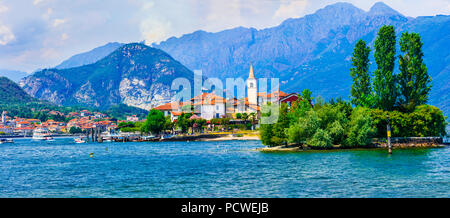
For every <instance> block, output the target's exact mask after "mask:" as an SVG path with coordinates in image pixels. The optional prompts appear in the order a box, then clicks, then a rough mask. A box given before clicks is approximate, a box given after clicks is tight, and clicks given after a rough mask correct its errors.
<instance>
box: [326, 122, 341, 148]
mask: <svg viewBox="0 0 450 218" xmlns="http://www.w3.org/2000/svg"><path fill="white" fill-rule="evenodd" d="M327 132H328V134H329V135H330V137H331V140H332V143H333V144H334V145H339V144H342V143H343V141H344V139H345V130H344V128H343V127H342V124H341V123H340V122H339V121H337V120H336V121H334V122H333V123H332V124H331V125H329V126H328V128H327Z"/></svg>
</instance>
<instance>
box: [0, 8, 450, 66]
mask: <svg viewBox="0 0 450 218" xmlns="http://www.w3.org/2000/svg"><path fill="white" fill-rule="evenodd" d="M377 1H379V0H364V1H363V0H349V1H346V2H350V3H352V4H354V5H355V6H357V7H359V8H361V9H363V10H369V9H370V7H371V6H372V5H373V4H374V3H375V2H377ZM335 2H339V1H336V0H0V69H14V70H22V71H26V72H28V73H30V72H32V71H34V70H36V69H39V68H46V67H53V66H55V65H57V64H59V63H60V62H61V61H63V60H65V59H67V58H68V57H70V56H72V55H74V54H77V53H80V52H84V51H87V50H90V49H92V48H95V47H98V46H100V45H103V44H106V43H108V42H113V41H117V42H137V41H142V40H146V41H148V42H160V41H162V40H165V39H167V38H169V37H171V36H177V37H178V36H181V35H183V34H186V33H191V32H194V31H196V30H199V29H202V30H206V31H211V32H216V31H220V30H224V29H229V28H233V27H238V26H245V27H255V28H257V29H262V28H267V27H271V26H276V25H278V24H280V23H281V22H282V21H283V20H285V19H287V18H291V17H302V16H304V15H306V14H310V13H313V12H314V11H316V10H317V9H320V8H323V7H324V6H326V5H329V4H332V3H335ZM384 2H385V3H386V4H388V5H389V6H391V7H392V8H394V9H395V10H397V11H399V12H400V13H402V14H404V15H406V16H412V17H416V16H425V15H436V14H446V15H448V14H450V0H427V1H423V0H385V1H384Z"/></svg>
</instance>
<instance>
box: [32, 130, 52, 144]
mask: <svg viewBox="0 0 450 218" xmlns="http://www.w3.org/2000/svg"><path fill="white" fill-rule="evenodd" d="M33 140H42V141H52V140H53V137H52V136H51V134H50V132H49V131H48V130H47V129H44V128H36V129H34V131H33Z"/></svg>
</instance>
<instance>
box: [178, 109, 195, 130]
mask: <svg viewBox="0 0 450 218" xmlns="http://www.w3.org/2000/svg"><path fill="white" fill-rule="evenodd" d="M191 116H192V114H191V113H181V115H180V116H179V117H178V121H177V126H178V127H180V128H181V132H182V133H187V131H188V130H189V127H191V124H192V122H191V120H190V119H189V118H191Z"/></svg>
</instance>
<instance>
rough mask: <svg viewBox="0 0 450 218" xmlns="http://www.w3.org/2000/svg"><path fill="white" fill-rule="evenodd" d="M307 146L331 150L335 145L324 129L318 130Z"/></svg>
mask: <svg viewBox="0 0 450 218" xmlns="http://www.w3.org/2000/svg"><path fill="white" fill-rule="evenodd" d="M307 144H308V145H310V146H311V147H316V148H331V147H332V145H333V143H332V140H331V137H330V135H329V134H328V133H327V132H326V131H325V130H323V129H318V130H317V131H316V133H314V136H313V137H312V138H310V139H308V141H307Z"/></svg>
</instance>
